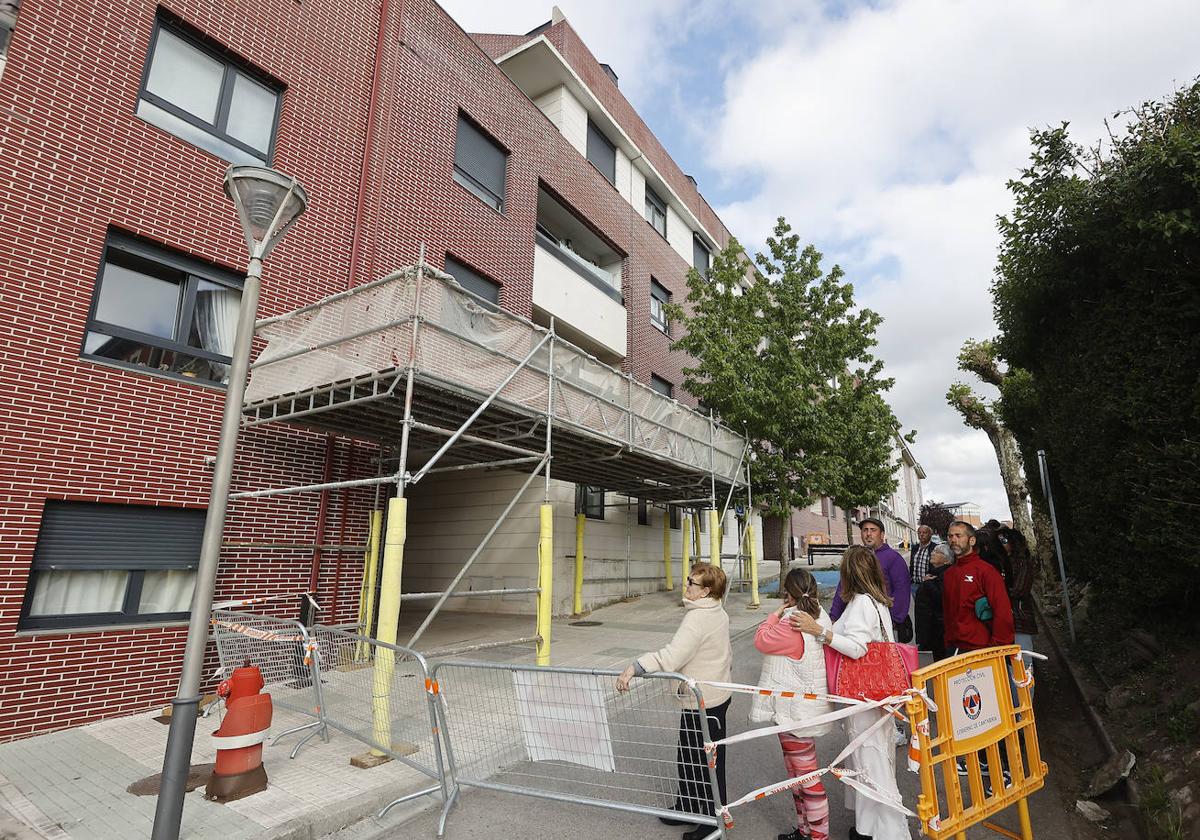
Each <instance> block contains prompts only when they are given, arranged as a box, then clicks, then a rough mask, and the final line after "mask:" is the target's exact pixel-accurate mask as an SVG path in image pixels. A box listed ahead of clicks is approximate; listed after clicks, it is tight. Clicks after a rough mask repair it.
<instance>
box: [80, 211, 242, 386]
mask: <svg viewBox="0 0 1200 840" xmlns="http://www.w3.org/2000/svg"><path fill="white" fill-rule="evenodd" d="M241 300H242V279H241V277H239V276H238V275H236V274H234V273H232V272H227V271H223V270H221V269H219V268H216V267H215V266H213V265H211V264H208V263H202V262H200V261H199V260H195V259H193V258H191V257H188V256H186V255H184V254H179V253H177V252H174V251H168V250H166V249H165V248H161V247H159V246H157V245H152V244H150V243H148V242H144V241H142V240H139V239H135V238H133V237H130V236H126V235H125V234H122V233H117V232H112V233H110V234H109V237H108V241H107V242H106V245H105V249H104V259H103V260H101V263H100V276H99V277H98V278H97V279H96V290H95V294H94V296H93V298H92V312H91V316H90V318H89V319H88V328H87V332H86V333H85V335H84V340H83V355H84V356H85V357H91V358H96V359H103V360H104V361H108V362H114V363H117V364H120V365H122V366H124V367H132V368H137V369H140V370H149V371H155V372H158V373H165V374H168V375H171V376H175V377H178V378H181V379H190V380H198V381H203V382H207V383H209V384H224V383H225V381H226V380H227V379H228V377H229V362H230V358H229V357H230V354H231V353H232V352H233V337H234V333H235V332H236V331H237V319H238V309H239V308H240V306H241Z"/></svg>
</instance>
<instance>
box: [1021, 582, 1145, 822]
mask: <svg viewBox="0 0 1200 840" xmlns="http://www.w3.org/2000/svg"><path fill="white" fill-rule="evenodd" d="M1033 603H1034V607H1035V608H1036V610H1037V616H1038V619H1039V620H1040V621H1041V626H1042V628H1044V629H1045V631H1046V632H1045V635H1046V636H1048V637H1049V639H1050V645H1051V647H1053V648H1054V653H1055V655H1056V656H1057V657H1058V661H1059V662H1061V663H1062V665H1063V670H1065V671H1066V672H1067V677H1068V678H1069V679H1070V681H1071V685H1072V686H1073V687H1074V688H1075V694H1076V696H1078V697H1079V702H1080V703H1082V704H1083V712H1084V715H1085V717H1086V718H1087V722H1088V725H1089V726H1090V727H1091V728H1092V731H1093V732H1094V733H1095V734H1096V737H1097V738H1099V740H1100V743H1101V744H1102V745H1103V746H1104V750H1105V752H1107V753H1108V755H1107V756H1106V759H1107V758H1111V757H1112V756H1114V755H1116V754H1117V752H1118V750H1117V745H1116V744H1115V743H1113V739H1112V736H1110V735H1109V734H1108V729H1107V728H1106V727H1105V726H1104V720H1103V718H1101V717H1100V713H1099V712H1097V711H1096V707H1095V706H1094V705H1092V702H1091V700H1089V699H1088V696H1087V692H1086V691H1085V690H1084V684H1083V679H1082V678H1081V677H1080V676H1079V671H1078V670H1076V668H1075V666H1074V664H1072V662H1071V660H1070V658H1069V657H1068V656H1067V655H1066V646H1065V645H1064V644H1063V641H1062V639H1061V638H1059V635H1058V629H1057V628H1056V627H1055V626H1054V622H1052V621H1050V620H1048V619H1047V618H1046V614H1045V612H1043V611H1042V604H1041V601H1040V600H1039V599H1038V598H1036V597H1035V598H1034V599H1033ZM1125 789H1126V791H1127V792H1128V794H1129V795H1128V797H1127V798H1128V800H1129V804H1130V805H1131V806H1132V807H1133V809H1134V810H1135V811H1136V812H1137V819H1136V820H1134V822H1135V824H1136V825H1137V829H1138V834H1139V835H1141V836H1142V837H1143V838H1145V837H1146V827H1145V825H1144V821H1143V820H1142V818H1141V805H1142V791H1141V787H1140V786H1139V785H1138V783H1137V781H1136V780H1135V779H1134V778H1133V775H1132V774H1130V775H1129V776H1126V777H1125Z"/></svg>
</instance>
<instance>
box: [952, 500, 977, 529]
mask: <svg viewBox="0 0 1200 840" xmlns="http://www.w3.org/2000/svg"><path fill="white" fill-rule="evenodd" d="M942 507H944V508H946V510H948V511H950V512H951V513H953V514H954V518H955V519H961V520H962V521H963V522H968V523H970V524H971V525H974V526H975V527H976V528H978V527H979V526H980V525H982V524H983V508H982V507H980V506H979V505H977V504H975V503H974V502H946V503H945V504H944V505H942Z"/></svg>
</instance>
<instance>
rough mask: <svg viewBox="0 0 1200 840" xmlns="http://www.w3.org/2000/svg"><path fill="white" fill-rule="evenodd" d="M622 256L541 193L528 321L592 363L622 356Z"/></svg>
mask: <svg viewBox="0 0 1200 840" xmlns="http://www.w3.org/2000/svg"><path fill="white" fill-rule="evenodd" d="M622 259H623V258H622V255H621V254H619V253H617V251H616V250H615V249H613V248H612V246H610V245H609V244H608V243H607V242H605V241H604V240H603V239H601V238H600V237H599V236H597V235H596V234H595V233H593V232H592V230H591V229H590V228H588V227H587V226H586V225H584V224H583V222H581V221H580V220H579V219H578V218H576V217H575V216H574V215H573V214H572V213H571V212H570V211H569V210H567V209H566V208H565V207H564V206H563V205H562V204H560V203H559V202H558V201H556V200H555V199H554V198H553V197H551V196H550V195H549V194H548V193H546V192H545V191H544V190H543V191H540V192H539V194H538V225H537V235H536V242H535V243H534V255H533V307H534V320H535V321H536V322H538V323H540V324H542V325H543V326H545V325H548V324H549V321H550V318H552V317H553V318H554V322H555V329H556V330H557V331H558V332H559V333H560V334H562V335H563V336H564V337H566V338H567V339H568V340H569V341H571V342H572V343H574V344H576V345H578V346H579V347H581V348H582V349H584V350H587V351H588V352H589V353H592V354H593V355H595V356H596V357H597V358H598V359H600V360H602V361H604V362H609V363H615V362H619V361H620V360H621V359H623V358H625V353H626V346H627V335H626V331H627V323H626V313H625V302H624V299H623V298H622V296H621V262H622Z"/></svg>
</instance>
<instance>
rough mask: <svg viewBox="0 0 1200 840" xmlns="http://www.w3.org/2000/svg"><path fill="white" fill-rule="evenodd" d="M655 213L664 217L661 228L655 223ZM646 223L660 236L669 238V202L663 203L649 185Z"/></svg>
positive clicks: (647, 187)
mask: <svg viewBox="0 0 1200 840" xmlns="http://www.w3.org/2000/svg"><path fill="white" fill-rule="evenodd" d="M655 212H657V213H658V214H659V215H661V216H662V227H661V228H660V227H659V226H658V224H657V223H656V222H655ZM646 222H647V223H648V224H649V225H650V227H652V228H654V229H655V230H656V231H658V235H659V236H661V237H662V238H663V239H666V238H667V202H665V201H663V200H662V197H661V196H659V194H658V193H656V192H655V191H654V190H653V189H651V188H650V185H649V184H647V185H646Z"/></svg>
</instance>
